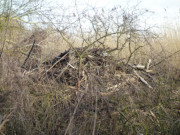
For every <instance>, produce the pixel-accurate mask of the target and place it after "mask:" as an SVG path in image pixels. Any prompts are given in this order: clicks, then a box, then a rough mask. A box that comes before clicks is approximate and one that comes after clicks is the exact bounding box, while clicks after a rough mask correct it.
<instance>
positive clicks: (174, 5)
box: [47, 0, 180, 24]
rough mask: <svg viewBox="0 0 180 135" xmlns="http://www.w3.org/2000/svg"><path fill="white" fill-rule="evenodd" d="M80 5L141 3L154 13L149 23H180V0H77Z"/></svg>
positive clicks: (67, 0) (60, 0)
mask: <svg viewBox="0 0 180 135" xmlns="http://www.w3.org/2000/svg"><path fill="white" fill-rule="evenodd" d="M47 1H51V3H52V4H56V5H62V4H63V5H64V6H67V7H68V6H71V5H73V4H74V1H75V0H47ZM76 1H77V4H78V5H81V6H82V8H83V6H84V8H85V7H86V6H87V4H88V5H90V6H93V7H102V8H105V9H106V8H109V9H111V8H113V7H115V6H117V5H121V6H122V7H131V6H134V5H136V4H137V3H139V8H143V9H148V10H150V11H153V12H154V13H153V14H151V15H150V16H148V20H147V21H148V23H150V24H163V23H165V22H169V23H179V24H180V0H76Z"/></svg>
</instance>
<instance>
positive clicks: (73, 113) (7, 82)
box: [0, 28, 180, 135]
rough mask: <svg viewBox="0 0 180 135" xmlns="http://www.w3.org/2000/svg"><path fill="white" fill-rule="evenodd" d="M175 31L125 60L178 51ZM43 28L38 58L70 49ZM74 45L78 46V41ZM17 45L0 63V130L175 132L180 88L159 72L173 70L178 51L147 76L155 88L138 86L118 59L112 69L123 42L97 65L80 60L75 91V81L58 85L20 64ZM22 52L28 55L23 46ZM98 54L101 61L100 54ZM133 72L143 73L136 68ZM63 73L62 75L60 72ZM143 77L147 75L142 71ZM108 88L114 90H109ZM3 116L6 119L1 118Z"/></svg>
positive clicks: (144, 59) (179, 124) (123, 55)
mask: <svg viewBox="0 0 180 135" xmlns="http://www.w3.org/2000/svg"><path fill="white" fill-rule="evenodd" d="M178 31H179V28H175V29H174V30H168V31H167V30H166V31H164V32H163V35H162V37H161V38H159V39H154V38H153V39H151V38H149V41H151V42H150V43H151V45H152V46H150V45H148V46H147V45H146V46H145V47H143V48H142V49H141V50H139V51H138V52H137V53H136V54H134V55H133V57H132V60H131V61H130V62H131V63H136V64H137V63H141V64H146V62H147V60H148V59H149V58H154V62H158V61H161V60H162V59H163V58H165V57H166V56H169V55H171V54H172V53H174V52H176V51H177V50H180V35H179V34H180V33H178ZM47 33H48V37H46V38H44V39H43V40H41V41H40V42H38V44H39V45H40V46H41V47H42V60H41V61H45V60H47V59H51V58H53V57H55V56H57V55H58V54H59V53H60V52H64V51H65V50H67V49H69V46H68V45H67V43H66V42H65V41H64V40H63V39H62V38H60V36H59V35H58V34H57V33H54V32H52V31H51V30H47ZM29 35H31V34H29ZM27 37H28V36H27ZM16 42H17V43H18V40H16ZM105 44H106V45H107V46H108V47H111V48H113V47H114V46H115V42H114V41H113V38H111V37H110V38H109V39H108V40H107V42H106V43H105ZM141 44H142V43H140V44H138V45H141ZM142 45H143V44H142ZM75 46H76V47H80V46H81V45H79V43H78V42H77V43H76V44H75ZM97 46H98V45H97ZM146 47H147V48H146ZM150 47H153V50H152V48H150ZM21 48H22V46H20V47H15V48H14V46H13V47H10V48H6V50H5V53H4V56H6V57H4V59H3V61H2V63H1V65H0V66H1V67H2V68H1V69H3V72H1V73H0V75H1V76H0V77H1V80H0V114H1V115H3V116H4V119H3V121H5V123H3V121H2V123H3V124H0V134H8V135H11V134H12V135H13V134H17V135H25V134H27V135H30V134H31V135H37V134H38V135H41V134H42V135H43V134H51V135H59V134H65V133H68V134H74V135H76V134H84V135H89V134H100V135H106V134H107V135H108V134H112V135H119V134H168V135H169V134H172V135H175V134H179V129H180V119H179V118H180V117H179V115H180V114H179V112H178V111H179V108H178V107H179V105H180V101H179V99H180V92H179V91H180V89H179V87H177V86H178V85H177V84H176V83H175V81H172V82H171V81H170V80H169V78H165V76H164V73H163V74H162V72H165V71H166V76H167V75H168V74H172V73H175V72H177V71H178V70H176V69H178V68H179V67H180V61H179V56H180V55H179V54H176V55H174V56H173V57H171V58H169V59H166V60H165V61H164V62H163V63H161V64H160V65H158V66H156V67H154V68H153V70H154V71H157V72H156V73H157V74H155V75H152V77H153V78H154V79H155V83H154V82H153V81H152V82H151V81H150V82H149V83H150V84H152V85H153V84H154V85H155V86H154V89H149V88H148V87H147V86H145V85H143V84H142V83H141V82H140V81H139V80H138V78H137V76H135V75H134V74H133V72H132V69H130V68H129V67H126V65H124V64H123V62H122V63H121V64H120V66H119V69H118V70H115V66H116V65H118V62H116V60H117V58H125V60H127V59H128V56H129V50H128V47H127V48H125V50H124V51H122V52H121V53H120V54H118V52H114V54H113V56H116V58H114V57H110V58H111V61H110V62H107V63H103V64H102V63H100V65H98V64H97V63H96V62H97V61H96V60H92V61H90V62H89V61H88V62H86V64H84V65H83V66H84V67H83V68H84V70H85V72H88V74H86V76H85V78H86V79H84V80H83V83H82V85H83V86H82V90H81V89H80V90H79V92H76V90H75V89H76V88H75V86H74V85H73V86H71V85H70V84H67V83H63V84H62V83H61V85H59V83H57V81H56V80H55V79H54V78H51V79H48V78H46V79H41V78H40V77H39V72H34V71H26V70H24V69H22V68H20V66H21V65H22V62H23V60H24V59H25V56H24V55H22V52H21V51H20V50H22V49H21ZM17 50H18V51H17ZM147 50H148V51H147ZM151 51H152V52H153V53H151ZM25 52H26V54H27V53H28V50H26V51H25ZM89 52H90V51H89ZM152 55H153V57H152ZM117 56H118V57H117ZM85 58H86V57H84V59H85ZM98 59H100V60H104V59H102V57H100V56H98ZM113 62H114V63H113ZM109 63H110V64H109ZM76 64H78V62H76ZM164 65H166V66H164ZM173 67H174V68H173ZM167 68H168V69H169V70H167ZM56 69H58V68H56ZM42 70H43V69H42ZM42 70H40V72H41V73H42ZM159 70H161V72H158V71H159ZM1 71H2V70H1ZM68 71H72V72H71V74H72V76H73V77H74V76H76V74H77V73H76V72H75V71H74V70H72V69H71V70H68ZM66 73H67V72H66ZM138 73H139V74H140V75H141V76H143V74H141V72H140V71H139V72H138ZM97 74H99V75H98V76H97ZM176 75H177V76H178V74H176ZM72 76H70V77H69V78H66V81H67V80H68V79H69V80H68V81H69V82H70V81H72V80H70V79H71V77H72ZM173 76H174V74H173ZM64 77H67V75H66V74H64ZM143 77H144V78H145V79H146V80H148V81H149V80H150V79H148V78H146V77H145V75H144V76H143ZM175 78H177V77H175ZM76 79H77V78H76ZM64 80H65V79H64ZM64 80H63V81H64ZM75 81H77V80H75ZM74 83H76V82H74ZM178 83H180V82H178ZM71 84H72V83H71ZM117 84H118V85H117ZM116 86H117V87H116ZM109 89H110V90H111V89H112V91H113V90H114V91H115V92H112V93H111V92H109ZM11 112H13V113H12V114H11ZM9 114H11V116H9ZM7 116H9V117H8V119H5V118H6V117H7Z"/></svg>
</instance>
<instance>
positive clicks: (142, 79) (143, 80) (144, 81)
mask: <svg viewBox="0 0 180 135" xmlns="http://www.w3.org/2000/svg"><path fill="white" fill-rule="evenodd" d="M133 71H134V73H135V75H136V76H137V77H138V78H139V79H140V80H141V82H143V83H144V84H146V85H147V86H148V87H149V88H150V89H152V87H151V85H149V84H148V82H147V81H146V80H145V79H144V78H142V77H141V76H140V75H139V74H138V73H137V72H136V71H135V70H133Z"/></svg>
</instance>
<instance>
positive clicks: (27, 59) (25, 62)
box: [21, 40, 35, 68]
mask: <svg viewBox="0 0 180 135" xmlns="http://www.w3.org/2000/svg"><path fill="white" fill-rule="evenodd" d="M34 45H35V40H34V42H33V45H32V47H31V50H30V51H29V53H28V55H27V57H26V59H25V60H24V63H23V65H22V66H21V67H22V68H24V65H25V64H26V62H27V60H28V59H29V57H30V55H31V52H32V50H33V48H34Z"/></svg>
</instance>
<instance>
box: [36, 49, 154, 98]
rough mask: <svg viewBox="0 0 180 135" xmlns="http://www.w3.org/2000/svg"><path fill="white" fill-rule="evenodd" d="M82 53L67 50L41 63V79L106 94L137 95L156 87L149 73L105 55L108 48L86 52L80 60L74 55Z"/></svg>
mask: <svg viewBox="0 0 180 135" xmlns="http://www.w3.org/2000/svg"><path fill="white" fill-rule="evenodd" d="M83 50H84V48H76V49H75V50H73V49H69V50H68V51H65V52H63V53H61V54H60V55H59V56H57V57H55V58H53V59H51V60H48V61H45V62H43V63H42V65H41V67H40V68H43V71H42V72H41V78H43V79H45V80H49V79H52V80H56V82H57V83H58V84H59V85H66V86H67V85H68V86H71V87H74V89H77V90H81V91H86V92H87V91H92V90H93V88H91V86H90V85H92V86H93V87H96V89H98V91H99V92H101V93H102V94H105V95H106V94H112V93H115V92H118V91H122V90H123V91H126V92H129V91H131V92H138V89H142V88H143V89H144V88H150V89H152V86H151V84H152V85H153V86H154V85H155V82H154V79H153V77H152V76H151V75H150V74H149V73H147V72H145V70H143V69H141V70H139V69H138V68H135V67H134V66H130V65H127V64H124V63H123V62H122V61H120V60H116V59H115V58H114V57H113V56H110V55H109V54H108V53H107V49H103V48H93V49H88V50H87V51H86V52H85V53H84V55H83V57H82V59H81V61H80V60H79V59H80V58H79V56H78V54H77V52H78V53H79V54H81V53H82V52H83ZM80 62H81V64H80ZM141 76H143V77H141ZM144 78H145V79H144ZM139 80H140V81H139ZM146 80H148V81H149V82H147V81H146ZM149 83H151V84H149Z"/></svg>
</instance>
